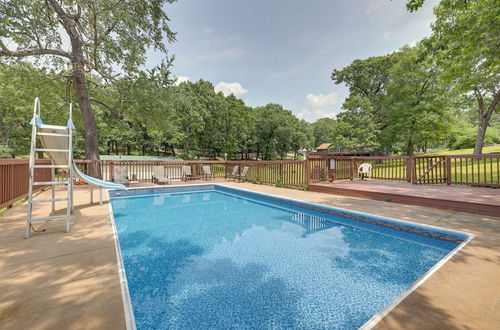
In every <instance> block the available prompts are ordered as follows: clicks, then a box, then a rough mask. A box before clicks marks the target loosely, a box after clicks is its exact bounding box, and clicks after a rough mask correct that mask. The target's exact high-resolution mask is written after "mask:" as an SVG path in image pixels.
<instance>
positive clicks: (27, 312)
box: [0, 182, 500, 329]
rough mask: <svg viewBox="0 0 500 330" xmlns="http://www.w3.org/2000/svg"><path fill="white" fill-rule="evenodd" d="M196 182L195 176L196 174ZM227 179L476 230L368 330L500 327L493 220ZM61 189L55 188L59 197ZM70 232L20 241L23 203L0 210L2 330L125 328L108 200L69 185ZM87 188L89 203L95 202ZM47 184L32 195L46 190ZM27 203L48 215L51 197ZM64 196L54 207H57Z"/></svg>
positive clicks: (499, 252)
mask: <svg viewBox="0 0 500 330" xmlns="http://www.w3.org/2000/svg"><path fill="white" fill-rule="evenodd" d="M198 183H199V182H198ZM223 184H227V185H230V186H234V187H240V188H244V189H248V190H254V191H258V192H263V193H269V194H274V195H278V196H283V197H289V198H295V199H300V200H304V201H309V202H315V203H320V204H325V205H332V206H337V207H342V208H347V209H351V210H356V211H362V212H367V213H372V214H377V215H382V216H389V217H395V218H400V219H403V220H410V221H415V222H420V223H425V224H431V225H436V226H441V227H446V228H452V229H457V230H463V231H467V232H470V233H473V234H474V235H475V236H476V237H475V238H474V239H473V240H472V241H471V242H470V243H469V244H468V245H467V246H465V247H464V248H463V249H462V250H461V251H459V252H458V253H457V254H456V255H455V256H454V257H453V258H452V259H451V260H449V261H448V262H447V263H446V264H445V265H444V266H443V267H441V268H440V269H439V270H438V271H437V272H436V273H434V274H433V275H432V276H431V277H430V278H429V279H428V280H427V281H426V282H424V283H423V284H422V285H421V286H420V287H419V288H418V289H417V290H415V291H414V292H413V293H411V294H410V295H409V296H408V297H407V298H406V299H405V300H404V301H402V302H401V303H400V304H399V305H398V306H397V307H396V308H395V309H393V310H392V311H391V312H390V313H389V314H388V315H387V316H386V317H384V318H383V319H382V320H381V321H380V322H379V323H378V324H377V325H376V326H375V327H374V328H375V329H401V328H405V329H493V328H498V327H499V325H500V218H499V217H488V216H481V215H474V214H469V213H462V212H454V211H448V210H440V209H432V208H426V207H419V206H411V205H404V204H395V203H390V202H381V201H375V200H364V199H359V198H353V197H345V196H339V195H331V194H324V193H316V192H305V191H300V190H292V189H284V188H276V187H271V186H263V185H255V184H251V183H234V182H230V183H229V182H225V183H223ZM62 194H64V192H63V191H58V192H57V195H62ZM74 196H75V215H74V217H73V219H72V220H73V224H74V225H73V227H72V230H71V232H70V233H65V232H64V221H53V222H49V223H40V224H35V227H36V228H37V229H46V231H45V232H41V233H33V235H32V237H31V238H30V239H28V240H26V239H24V225H25V219H26V208H27V205H26V203H25V204H23V205H19V206H16V207H13V208H12V209H10V210H7V211H6V212H5V213H4V214H3V216H1V217H0V229H1V233H0V274H1V275H2V276H0V328H1V329H28V328H29V329H56V328H57V329H124V328H125V319H124V312H123V304H122V294H121V287H120V280H119V275H118V268H117V264H116V254H115V245H114V238H113V232H112V226H111V222H110V217H109V214H108V210H109V206H108V203H107V202H105V203H104V205H102V206H101V205H99V204H98V203H95V204H94V205H92V206H90V205H89V188H88V187H86V186H79V187H77V188H76V189H75V194H74ZM98 196H99V195H98V191H97V190H94V201H96V200H98ZM49 197H50V191H45V192H43V193H42V194H41V195H40V196H38V197H37V198H40V199H41V198H49ZM42 205H43V206H37V207H35V208H34V210H35V212H34V214H35V215H40V216H41V215H47V214H48V212H50V204H42ZM64 206H65V205H64V204H63V203H56V209H58V210H59V211H60V212H62V211H63V207H64Z"/></svg>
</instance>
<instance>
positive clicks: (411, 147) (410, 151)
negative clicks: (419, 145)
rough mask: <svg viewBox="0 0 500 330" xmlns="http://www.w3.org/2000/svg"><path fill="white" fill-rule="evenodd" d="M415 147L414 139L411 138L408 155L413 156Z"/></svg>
mask: <svg viewBox="0 0 500 330" xmlns="http://www.w3.org/2000/svg"><path fill="white" fill-rule="evenodd" d="M414 148H415V146H414V145H413V141H412V140H410V142H408V151H407V155H408V156H413V149H414Z"/></svg>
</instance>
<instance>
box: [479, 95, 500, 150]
mask: <svg viewBox="0 0 500 330" xmlns="http://www.w3.org/2000/svg"><path fill="white" fill-rule="evenodd" d="M474 95H475V96H476V101H477V112H478V115H479V121H478V126H477V135H476V143H475V145H474V155H480V154H482V153H483V146H484V137H485V136H486V129H487V128H488V125H489V124H490V119H491V115H492V114H493V111H495V108H496V107H497V105H498V102H499V101H500V90H498V91H496V92H495V93H494V95H493V99H492V100H491V102H490V104H489V106H488V108H485V106H484V98H483V95H482V94H481V91H480V90H479V89H477V88H476V89H474Z"/></svg>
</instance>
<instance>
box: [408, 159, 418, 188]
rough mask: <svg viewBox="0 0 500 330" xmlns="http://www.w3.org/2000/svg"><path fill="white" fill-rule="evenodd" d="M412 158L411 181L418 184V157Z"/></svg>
mask: <svg viewBox="0 0 500 330" xmlns="http://www.w3.org/2000/svg"><path fill="white" fill-rule="evenodd" d="M410 160H411V169H412V171H411V183H412V184H417V158H414V157H410Z"/></svg>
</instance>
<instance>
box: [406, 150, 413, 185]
mask: <svg viewBox="0 0 500 330" xmlns="http://www.w3.org/2000/svg"><path fill="white" fill-rule="evenodd" d="M412 173H413V159H412V157H411V156H409V157H408V158H407V159H406V181H407V182H412Z"/></svg>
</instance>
